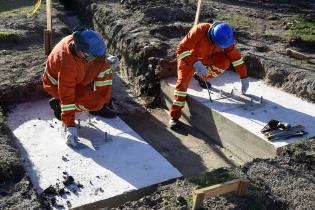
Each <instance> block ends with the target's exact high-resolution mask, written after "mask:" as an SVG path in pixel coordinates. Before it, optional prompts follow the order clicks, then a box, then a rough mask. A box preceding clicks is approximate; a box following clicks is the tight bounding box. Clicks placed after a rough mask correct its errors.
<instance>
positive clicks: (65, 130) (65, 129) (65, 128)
mask: <svg viewBox="0 0 315 210" xmlns="http://www.w3.org/2000/svg"><path fill="white" fill-rule="evenodd" d="M63 128H64V132H67V126H66V125H65V124H63Z"/></svg>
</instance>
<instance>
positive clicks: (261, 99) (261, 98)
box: [259, 96, 263, 104]
mask: <svg viewBox="0 0 315 210" xmlns="http://www.w3.org/2000/svg"><path fill="white" fill-rule="evenodd" d="M262 102H263V97H262V96H260V101H259V103H260V104H262Z"/></svg>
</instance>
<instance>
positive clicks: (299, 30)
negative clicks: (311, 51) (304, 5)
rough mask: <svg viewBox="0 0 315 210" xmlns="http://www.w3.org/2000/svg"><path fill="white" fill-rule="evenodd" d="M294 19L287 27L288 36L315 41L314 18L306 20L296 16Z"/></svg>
mask: <svg viewBox="0 0 315 210" xmlns="http://www.w3.org/2000/svg"><path fill="white" fill-rule="evenodd" d="M295 20H296V21H297V22H295V23H294V24H293V25H291V26H290V27H289V30H288V35H289V37H290V38H300V39H302V40H304V41H311V42H315V18H313V19H312V20H308V21H305V20H303V19H302V18H297V19H295Z"/></svg>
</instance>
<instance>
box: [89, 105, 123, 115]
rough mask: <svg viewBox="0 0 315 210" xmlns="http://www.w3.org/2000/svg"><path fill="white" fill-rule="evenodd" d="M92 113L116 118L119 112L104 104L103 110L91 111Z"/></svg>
mask: <svg viewBox="0 0 315 210" xmlns="http://www.w3.org/2000/svg"><path fill="white" fill-rule="evenodd" d="M90 114H91V115H96V116H101V117H104V118H114V117H116V116H117V112H116V111H114V110H113V109H110V108H109V106H104V107H103V108H102V109H101V110H98V111H90Z"/></svg>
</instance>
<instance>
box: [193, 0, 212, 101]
mask: <svg viewBox="0 0 315 210" xmlns="http://www.w3.org/2000/svg"><path fill="white" fill-rule="evenodd" d="M201 3H202V0H198V4H197V11H196V16H195V22H194V26H195V25H197V24H198V22H199V17H200V10H201ZM204 82H205V84H206V87H207V91H208V94H209V100H210V102H212V98H211V91H210V89H209V87H208V84H207V80H205V81H204Z"/></svg>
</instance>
